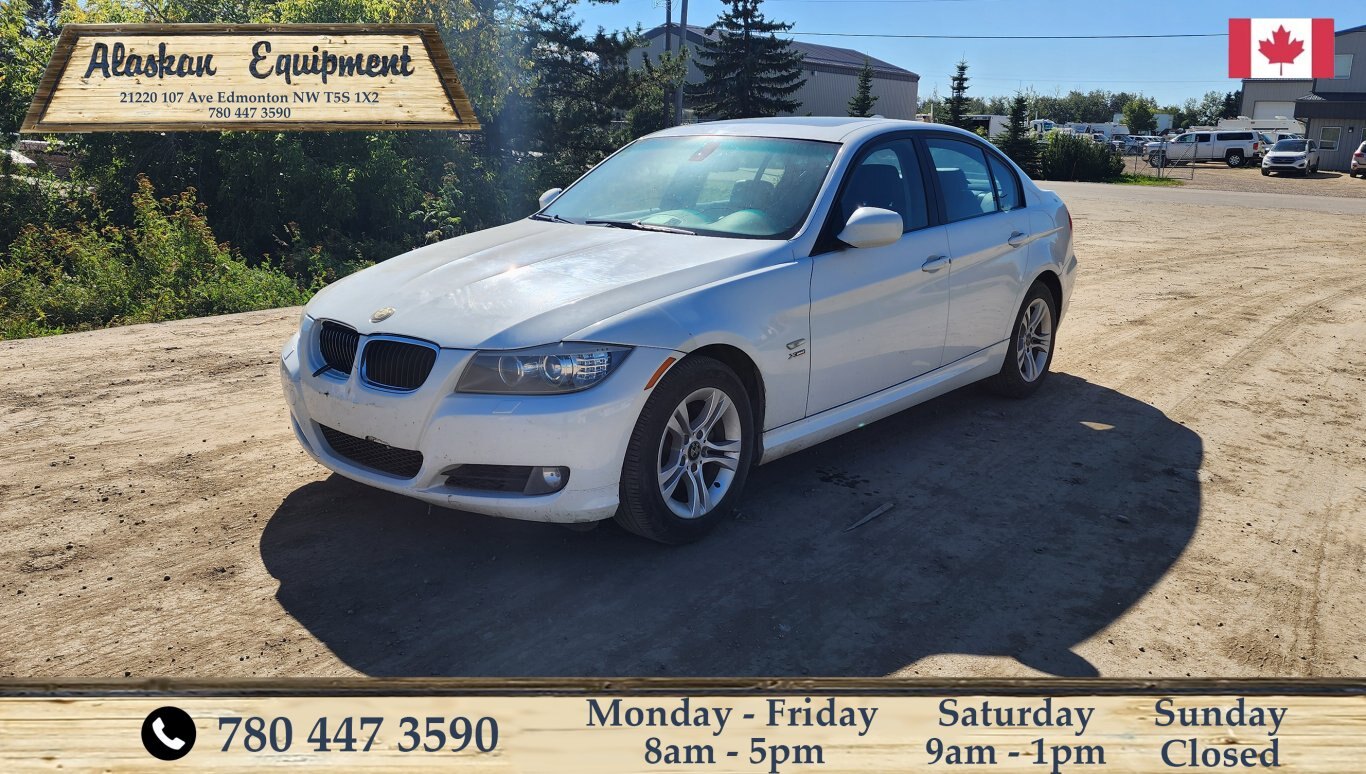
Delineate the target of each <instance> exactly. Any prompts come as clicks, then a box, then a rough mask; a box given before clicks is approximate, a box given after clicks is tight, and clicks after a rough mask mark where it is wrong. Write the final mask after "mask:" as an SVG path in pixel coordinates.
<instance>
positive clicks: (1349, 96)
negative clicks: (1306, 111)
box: [1295, 91, 1366, 102]
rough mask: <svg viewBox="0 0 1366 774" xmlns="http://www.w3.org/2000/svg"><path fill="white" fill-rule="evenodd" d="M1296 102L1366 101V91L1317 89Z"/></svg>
mask: <svg viewBox="0 0 1366 774" xmlns="http://www.w3.org/2000/svg"><path fill="white" fill-rule="evenodd" d="M1295 101H1296V102H1366V91H1315V92H1311V93H1309V94H1306V95H1304V96H1303V97H1300V98H1299V99H1297V100H1295Z"/></svg>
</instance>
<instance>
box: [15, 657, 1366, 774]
mask: <svg viewBox="0 0 1366 774" xmlns="http://www.w3.org/2000/svg"><path fill="white" fill-rule="evenodd" d="M157 758H160V759H161V760H156V759H157ZM1363 761H1366V681H1361V680H1353V681H1333V682H1330V681H1310V680H1304V681H1292V680H1284V681H1245V682H1240V683H1233V682H1221V681H1214V680H1185V681H1161V682H1139V681H1113V680H1091V681H1076V680H1017V681H973V680H962V681H939V682H927V681H916V680H893V679H888V680H878V679H868V680H823V679H816V680H764V681H754V680H750V681H743V680H720V679H716V680H711V679H707V680H667V679H653V680H650V679H642V680H635V679H628V680H587V679H581V680H534V679H532V680H528V679H507V680H494V679H472V680H459V679H442V680H277V681H241V682H223V683H214V682H178V683H158V682H149V683H139V682H135V681H127V682H124V683H105V684H82V683H67V684H40V683H23V682H9V683H5V684H0V771H5V772H24V771H56V770H63V771H102V772H116V773H117V772H136V771H150V770H156V771H196V772H227V771H242V770H247V769H251V770H256V769H268V770H285V769H289V770H298V771H314V772H334V771H395V772H397V771H403V772H415V771H456V772H472V773H473V772H531V773H533V774H552V773H554V774H558V773H560V772H593V773H594V774H613V773H615V772H641V771H660V772H719V773H727V774H729V773H732V772H734V773H737V774H740V773H748V772H764V773H766V774H779V773H780V772H819V773H820V774H827V773H828V774H837V773H838V774H845V773H853V772H908V771H909V772H938V771H943V772H967V771H994V772H1002V773H1004V774H1026V773H1031V774H1032V773H1040V774H1042V773H1043V772H1047V773H1048V774H1062V772H1127V773H1135V772H1171V771H1173V770H1185V771H1210V770H1223V771H1229V770H1259V769H1269V770H1275V771H1285V772H1312V773H1313V774H1349V773H1351V774H1356V773H1357V772H1361V771H1363Z"/></svg>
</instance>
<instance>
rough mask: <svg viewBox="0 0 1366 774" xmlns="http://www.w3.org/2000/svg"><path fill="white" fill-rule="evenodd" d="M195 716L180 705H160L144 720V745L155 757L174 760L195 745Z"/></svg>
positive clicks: (188, 752)
mask: <svg viewBox="0 0 1366 774" xmlns="http://www.w3.org/2000/svg"><path fill="white" fill-rule="evenodd" d="M197 733H198V732H197V731H196V729H195V724H194V718H192V717H190V713H188V712H186V711H185V710H183V709H181V708H179V707H158V708H157V709H154V710H152V711H151V712H150V713H148V715H147V717H146V718H145V719H144V720H143V721H142V746H143V748H144V749H146V750H147V752H148V754H150V755H151V756H152V757H154V758H160V759H161V760H163V761H174V760H179V759H180V758H184V757H185V756H186V755H189V754H190V750H191V749H192V748H193V747H194V740H195V736H196V735H197Z"/></svg>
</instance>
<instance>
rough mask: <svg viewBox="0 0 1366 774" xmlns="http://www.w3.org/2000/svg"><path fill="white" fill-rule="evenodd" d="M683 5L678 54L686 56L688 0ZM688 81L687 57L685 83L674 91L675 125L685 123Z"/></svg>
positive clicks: (680, 13) (681, 1)
mask: <svg viewBox="0 0 1366 774" xmlns="http://www.w3.org/2000/svg"><path fill="white" fill-rule="evenodd" d="M679 2H680V3H682V6H681V7H680V8H679V12H678V26H679V28H680V29H679V35H678V56H679V57H680V58H685V56H684V50H685V47H686V45H687V43H688V0H679ZM687 83H688V69H687V62H686V59H685V61H684V64H683V83H681V84H679V86H678V90H677V91H675V92H674V126H677V125H679V124H681V123H683V89H684V87H685V86H686V84H687Z"/></svg>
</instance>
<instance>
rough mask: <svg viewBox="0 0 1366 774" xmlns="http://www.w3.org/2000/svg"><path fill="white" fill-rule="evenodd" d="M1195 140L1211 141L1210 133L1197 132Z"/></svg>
mask: <svg viewBox="0 0 1366 774" xmlns="http://www.w3.org/2000/svg"><path fill="white" fill-rule="evenodd" d="M1195 141H1196V142H1209V134H1208V133H1203V134H1197V135H1195Z"/></svg>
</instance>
